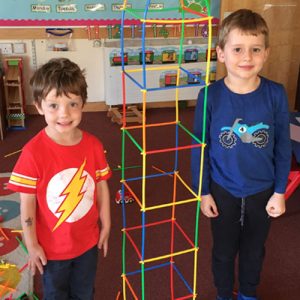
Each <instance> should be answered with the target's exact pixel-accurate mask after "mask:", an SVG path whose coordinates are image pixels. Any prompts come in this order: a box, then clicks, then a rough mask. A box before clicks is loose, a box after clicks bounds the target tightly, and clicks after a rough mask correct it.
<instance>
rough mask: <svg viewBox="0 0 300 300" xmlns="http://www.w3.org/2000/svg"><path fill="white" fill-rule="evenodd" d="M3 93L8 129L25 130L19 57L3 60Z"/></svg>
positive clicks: (20, 60) (21, 69)
mask: <svg viewBox="0 0 300 300" xmlns="http://www.w3.org/2000/svg"><path fill="white" fill-rule="evenodd" d="M4 72H5V75H4V76H3V82H4V93H5V102H6V118H7V123H8V128H9V129H23V128H25V109H24V107H25V98H24V89H23V78H22V73H23V61H22V58H21V57H8V58H5V59H4Z"/></svg>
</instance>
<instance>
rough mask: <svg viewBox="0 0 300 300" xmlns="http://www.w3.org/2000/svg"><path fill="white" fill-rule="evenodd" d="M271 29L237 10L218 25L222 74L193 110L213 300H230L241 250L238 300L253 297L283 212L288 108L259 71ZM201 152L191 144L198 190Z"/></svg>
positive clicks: (277, 88)
mask: <svg viewBox="0 0 300 300" xmlns="http://www.w3.org/2000/svg"><path fill="white" fill-rule="evenodd" d="M268 37H269V30H268V26H267V24H266V22H265V20H264V19H263V18H262V17H261V16H260V15H259V14H257V13H255V12H252V11H251V10H248V9H241V10H238V11H236V12H234V13H232V14H230V15H229V16H228V17H226V18H225V19H224V20H223V22H222V24H221V27H220V31H219V42H218V46H217V49H216V50H217V54H218V60H219V61H220V62H221V63H224V64H225V66H226V69H227V75H226V76H225V78H223V79H221V80H219V81H217V82H215V83H214V84H212V85H210V86H209V87H208V94H207V95H208V96H207V107H206V109H207V110H206V124H204V122H203V113H204V110H205V104H204V101H203V100H204V98H205V97H204V89H203V90H201V91H200V93H199V97H198V102H197V107H196V111H195V123H194V130H195V135H196V136H197V137H199V139H202V129H203V127H205V135H206V140H205V142H206V149H205V154H204V155H205V157H204V167H203V182H202V191H201V195H202V196H201V199H202V202H201V211H202V213H203V214H204V215H205V216H206V217H208V218H211V229H212V235H213V249H212V271H213V276H214V283H215V286H216V288H217V292H218V296H217V299H218V300H231V299H232V291H233V287H234V270H235V268H234V265H235V259H236V256H237V255H238V256H239V261H238V262H239V269H238V271H239V272H238V273H239V275H238V279H239V293H238V300H255V299H258V298H257V296H256V288H257V286H258V284H259V281H260V272H261V269H262V264H263V259H264V255H265V247H264V245H265V241H266V239H267V235H268V232H269V229H270V223H271V218H270V217H274V218H275V217H279V216H280V215H282V214H283V213H284V212H285V199H284V193H285V188H286V184H287V179H288V174H289V170H290V163H291V146H290V137H289V112H288V102H287V97H286V93H285V91H284V88H283V86H282V85H281V84H278V83H276V82H273V81H271V80H268V79H266V78H264V77H261V76H259V75H258V74H259V72H260V71H261V69H262V68H263V65H264V62H265V61H266V59H267V57H268V54H269V41H268ZM200 159H201V153H200V151H199V150H196V148H195V149H193V150H192V176H193V188H194V190H195V191H198V188H199V171H200Z"/></svg>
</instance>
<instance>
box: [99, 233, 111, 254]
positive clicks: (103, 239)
mask: <svg viewBox="0 0 300 300" xmlns="http://www.w3.org/2000/svg"><path fill="white" fill-rule="evenodd" d="M109 233H110V230H107V229H106V228H101V231H100V238H99V242H98V248H99V249H100V250H101V249H102V248H103V256H104V257H106V255H107V251H108V239H109Z"/></svg>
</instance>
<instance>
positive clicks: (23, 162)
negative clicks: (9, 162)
mask: <svg viewBox="0 0 300 300" xmlns="http://www.w3.org/2000/svg"><path fill="white" fill-rule="evenodd" d="M110 176H111V170H110V168H109V166H108V164H107V161H106V158H105V154H104V150H103V146H102V144H101V142H100V141H99V140H98V139H97V138H96V137H94V136H93V135H91V134H89V133H87V132H83V135H82V139H81V141H80V142H79V143H78V144H77V145H73V146H63V145H59V144H56V143H55V142H54V141H52V140H51V139H50V138H49V137H48V136H47V134H46V132H45V130H42V131H41V132H39V133H38V134H37V135H36V136H35V137H34V138H33V139H32V140H31V141H29V142H28V143H27V144H26V145H25V146H24V148H23V149H22V153H21V155H20V157H19V159H18V161H17V163H16V165H15V167H14V170H13V172H12V175H11V177H10V180H9V183H8V186H7V187H8V188H9V189H11V190H13V191H16V192H22V193H29V194H35V195H36V199H37V206H36V233H37V238H38V241H39V243H40V245H41V246H42V247H43V249H44V251H45V253H46V257H47V259H50V260H62V259H70V258H74V257H77V256H79V255H81V254H82V253H84V252H85V251H87V250H88V249H90V248H92V247H93V246H95V245H96V244H97V242H98V239H99V227H98V220H99V213H98V208H97V203H96V190H97V189H96V184H97V182H99V181H100V180H106V179H108V178H109V177H110Z"/></svg>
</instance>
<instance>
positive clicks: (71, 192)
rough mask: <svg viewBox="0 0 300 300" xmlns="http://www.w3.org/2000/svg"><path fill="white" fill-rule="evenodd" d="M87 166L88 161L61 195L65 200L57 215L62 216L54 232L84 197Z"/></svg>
mask: <svg viewBox="0 0 300 300" xmlns="http://www.w3.org/2000/svg"><path fill="white" fill-rule="evenodd" d="M85 164H86V160H84V162H83V164H82V165H81V166H80V168H79V169H78V170H77V172H76V173H75V175H74V176H73V178H72V179H71V180H70V182H69V184H68V185H67V187H66V188H65V189H64V190H63V191H62V193H61V194H60V196H63V197H64V200H63V201H62V203H61V205H60V206H59V207H58V208H57V210H56V213H61V214H60V217H59V220H58V221H57V223H56V225H55V227H54V228H53V230H52V231H55V230H56V229H57V228H58V227H59V226H60V225H61V224H62V223H63V222H64V221H65V220H66V219H67V218H68V217H69V216H70V215H71V214H72V213H73V211H74V210H75V209H76V207H77V206H78V204H79V203H80V201H81V200H82V198H83V196H84V193H85V192H84V191H82V188H83V185H84V183H85V180H86V176H82V174H83V170H84V166H85Z"/></svg>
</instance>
